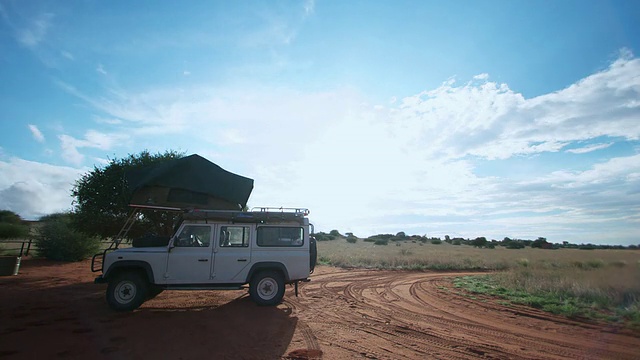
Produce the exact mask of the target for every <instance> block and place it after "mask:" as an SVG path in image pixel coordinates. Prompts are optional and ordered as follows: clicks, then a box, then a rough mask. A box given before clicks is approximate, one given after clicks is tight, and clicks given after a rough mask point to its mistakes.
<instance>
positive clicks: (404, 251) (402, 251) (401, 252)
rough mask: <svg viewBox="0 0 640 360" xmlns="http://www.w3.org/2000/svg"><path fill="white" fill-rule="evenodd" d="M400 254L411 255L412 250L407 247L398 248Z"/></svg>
mask: <svg viewBox="0 0 640 360" xmlns="http://www.w3.org/2000/svg"><path fill="white" fill-rule="evenodd" d="M400 255H402V256H408V255H413V251H411V250H409V249H402V250H400Z"/></svg>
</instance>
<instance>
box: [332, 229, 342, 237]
mask: <svg viewBox="0 0 640 360" xmlns="http://www.w3.org/2000/svg"><path fill="white" fill-rule="evenodd" d="M329 235H332V236H334V237H340V236H342V235H340V232H339V231H338V230H331V231H329Z"/></svg>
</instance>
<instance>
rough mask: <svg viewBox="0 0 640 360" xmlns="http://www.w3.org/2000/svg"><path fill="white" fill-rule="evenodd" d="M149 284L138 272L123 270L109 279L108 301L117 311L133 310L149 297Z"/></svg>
mask: <svg viewBox="0 0 640 360" xmlns="http://www.w3.org/2000/svg"><path fill="white" fill-rule="evenodd" d="M148 288H149V286H148V284H147V281H146V279H144V278H143V277H142V275H140V274H139V273H137V272H131V271H129V272H123V273H120V274H118V275H116V276H115V277H114V278H113V279H110V280H109V286H107V303H108V304H109V306H110V307H111V308H112V309H113V310H116V311H132V310H135V309H137V308H138V307H140V305H142V303H143V302H144V301H145V299H146V298H147V292H148Z"/></svg>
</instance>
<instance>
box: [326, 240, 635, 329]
mask: <svg viewBox="0 0 640 360" xmlns="http://www.w3.org/2000/svg"><path fill="white" fill-rule="evenodd" d="M398 244H400V245H398ZM318 256H319V261H320V262H321V263H324V264H327V265H333V266H339V267H358V268H360V267H363V268H375V269H408V270H487V271H492V272H491V273H490V274H488V275H487V274H480V275H478V276H468V277H463V278H458V279H456V280H455V285H456V287H459V288H463V289H466V290H468V291H470V292H477V293H484V294H490V295H494V296H500V297H502V298H504V299H505V300H506V303H516V304H525V305H529V306H532V307H536V308H540V309H543V310H546V311H550V312H553V313H556V314H563V315H566V316H568V317H581V318H589V319H597V320H602V321H607V322H610V323H624V324H625V325H628V326H630V327H633V328H637V329H640V251H639V250H578V249H558V250H545V249H532V248H524V249H506V248H504V247H500V246H499V247H496V248H495V249H484V248H483V249H480V248H474V247H471V246H466V245H459V246H456V245H450V244H447V243H442V244H439V245H435V244H429V243H427V244H423V245H421V244H420V243H413V242H411V241H405V242H399V243H393V242H390V243H389V245H386V246H385V245H374V244H373V243H370V242H363V241H361V240H359V241H357V242H356V243H355V244H350V243H347V242H346V241H345V240H344V239H339V240H333V241H322V242H318Z"/></svg>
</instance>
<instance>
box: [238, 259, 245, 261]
mask: <svg viewBox="0 0 640 360" xmlns="http://www.w3.org/2000/svg"><path fill="white" fill-rule="evenodd" d="M238 261H247V259H238Z"/></svg>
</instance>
